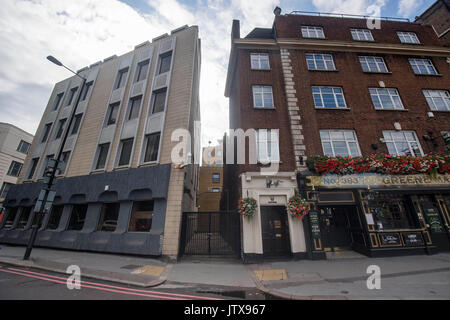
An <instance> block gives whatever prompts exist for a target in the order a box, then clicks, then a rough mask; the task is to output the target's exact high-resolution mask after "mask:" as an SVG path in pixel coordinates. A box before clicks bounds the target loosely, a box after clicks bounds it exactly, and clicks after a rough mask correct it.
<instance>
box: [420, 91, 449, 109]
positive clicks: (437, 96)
mask: <svg viewBox="0 0 450 320" xmlns="http://www.w3.org/2000/svg"><path fill="white" fill-rule="evenodd" d="M423 94H424V96H425V99H427V102H428V105H429V106H430V109H431V110H434V111H450V93H449V92H448V91H447V90H423Z"/></svg>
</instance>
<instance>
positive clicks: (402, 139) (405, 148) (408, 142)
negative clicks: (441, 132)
mask: <svg viewBox="0 0 450 320" xmlns="http://www.w3.org/2000/svg"><path fill="white" fill-rule="evenodd" d="M383 137H384V141H385V143H386V147H387V149H388V152H389V154H390V155H393V156H403V155H411V156H423V150H422V147H421V146H420V143H419V139H418V138H417V135H416V133H415V132H414V131H383Z"/></svg>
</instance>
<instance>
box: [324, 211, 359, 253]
mask: <svg viewBox="0 0 450 320" xmlns="http://www.w3.org/2000/svg"><path fill="white" fill-rule="evenodd" d="M352 209H353V212H350V211H352ZM354 210H355V209H354V208H351V207H323V208H320V225H321V226H320V229H321V232H322V234H323V237H322V240H323V242H324V244H323V246H324V249H325V251H332V252H335V251H341V250H350V247H351V242H352V241H351V236H350V223H349V219H348V214H351V213H354V214H356V212H354Z"/></svg>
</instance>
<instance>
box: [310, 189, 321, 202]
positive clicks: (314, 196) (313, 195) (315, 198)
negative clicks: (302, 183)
mask: <svg viewBox="0 0 450 320" xmlns="http://www.w3.org/2000/svg"><path fill="white" fill-rule="evenodd" d="M309 198H310V199H311V200H312V201H314V202H317V201H318V200H319V191H317V190H315V189H314V186H312V191H310V192H309Z"/></svg>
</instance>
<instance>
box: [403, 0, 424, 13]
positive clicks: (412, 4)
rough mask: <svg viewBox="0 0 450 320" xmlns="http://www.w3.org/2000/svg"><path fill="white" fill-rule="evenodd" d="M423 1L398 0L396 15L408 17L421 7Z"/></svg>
mask: <svg viewBox="0 0 450 320" xmlns="http://www.w3.org/2000/svg"><path fill="white" fill-rule="evenodd" d="M422 3H423V0H400V1H399V3H398V14H399V15H401V16H403V17H410V16H411V15H412V14H413V13H414V12H416V11H417V9H418V8H419V7H420V6H421V5H422Z"/></svg>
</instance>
